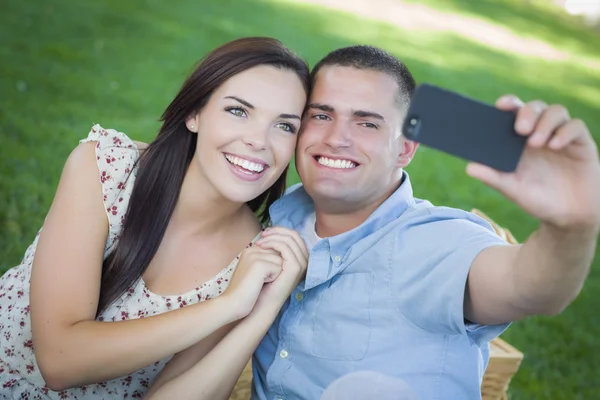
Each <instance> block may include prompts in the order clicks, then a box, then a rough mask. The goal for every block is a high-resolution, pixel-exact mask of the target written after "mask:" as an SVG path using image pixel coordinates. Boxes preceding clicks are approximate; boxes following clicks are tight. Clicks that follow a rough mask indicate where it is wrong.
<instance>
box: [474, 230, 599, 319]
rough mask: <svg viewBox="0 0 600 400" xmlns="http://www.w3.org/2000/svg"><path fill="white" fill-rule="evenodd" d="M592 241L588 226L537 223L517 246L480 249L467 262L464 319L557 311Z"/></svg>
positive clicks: (578, 279)
mask: <svg viewBox="0 0 600 400" xmlns="http://www.w3.org/2000/svg"><path fill="white" fill-rule="evenodd" d="M597 240H598V229H597V228H594V227H587V228H582V229H564V230H562V229H560V228H556V227H552V226H549V225H547V224H542V225H541V226H540V228H539V229H538V230H537V231H536V232H535V233H533V234H532V235H531V237H529V239H528V240H527V241H526V242H525V243H524V244H522V245H514V246H492V247H488V248H486V249H485V250H483V251H482V252H481V253H480V254H479V255H478V256H477V257H476V258H475V260H474V261H473V264H472V265H471V270H470V272H469V277H468V281H467V290H466V296H465V305H464V307H465V312H464V313H465V318H467V319H468V320H469V321H472V322H475V323H479V324H485V325H495V324H501V323H506V322H510V321H515V320H518V319H522V318H525V317H528V316H531V315H554V314H558V313H560V312H561V311H563V310H564V309H565V308H566V307H567V306H568V305H569V304H570V303H571V301H573V300H574V299H575V297H576V296H577V295H578V294H579V292H580V290H581V288H582V286H583V282H584V280H585V278H586V276H587V274H588V272H589V270H590V265H591V263H592V260H593V258H594V253H595V249H596V243H597Z"/></svg>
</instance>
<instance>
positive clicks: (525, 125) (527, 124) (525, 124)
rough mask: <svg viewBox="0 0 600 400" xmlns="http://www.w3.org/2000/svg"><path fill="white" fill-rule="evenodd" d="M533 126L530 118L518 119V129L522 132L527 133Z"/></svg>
mask: <svg viewBox="0 0 600 400" xmlns="http://www.w3.org/2000/svg"><path fill="white" fill-rule="evenodd" d="M531 128H532V126H531V121H529V120H528V119H520V120H518V121H517V130H518V131H521V133H526V132H527V131H530V130H531Z"/></svg>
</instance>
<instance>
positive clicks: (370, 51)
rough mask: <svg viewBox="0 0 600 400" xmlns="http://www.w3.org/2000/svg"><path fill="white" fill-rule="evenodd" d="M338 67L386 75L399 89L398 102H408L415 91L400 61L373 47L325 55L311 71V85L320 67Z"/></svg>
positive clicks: (342, 50)
mask: <svg viewBox="0 0 600 400" xmlns="http://www.w3.org/2000/svg"><path fill="white" fill-rule="evenodd" d="M334 65H338V66H341V67H353V68H356V69H364V70H373V71H378V72H383V73H385V74H388V75H389V76H391V77H392V78H394V79H395V80H396V82H397V83H398V88H399V91H400V93H399V96H398V102H399V103H400V104H405V103H408V102H410V99H411V98H412V95H413V93H414V91H415V86H416V84H415V79H414V78H413V76H412V74H411V73H410V71H409V70H408V68H407V67H406V65H404V63H403V62H402V61H400V60H399V59H398V58H396V57H394V56H393V55H391V54H390V53H388V52H386V51H385V50H382V49H379V48H377V47H374V46H368V45H356V46H348V47H342V48H341V49H337V50H334V51H332V52H331V53H329V54H327V55H326V56H325V57H323V58H322V59H321V61H319V62H318V63H317V64H316V65H315V66H314V67H313V69H312V72H311V75H312V85H313V86H314V85H315V82H316V79H315V78H316V76H317V73H318V72H319V70H320V69H321V68H322V67H326V66H334Z"/></svg>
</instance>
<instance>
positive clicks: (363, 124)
mask: <svg viewBox="0 0 600 400" xmlns="http://www.w3.org/2000/svg"><path fill="white" fill-rule="evenodd" d="M361 125H362V126H364V127H365V128H369V129H377V128H378V127H377V125H375V124H372V123H370V122H363V123H362V124H361Z"/></svg>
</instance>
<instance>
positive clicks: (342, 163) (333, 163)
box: [317, 157, 356, 168]
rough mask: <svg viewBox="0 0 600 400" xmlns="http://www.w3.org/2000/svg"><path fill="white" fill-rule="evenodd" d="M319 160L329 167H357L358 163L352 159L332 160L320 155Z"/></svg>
mask: <svg viewBox="0 0 600 400" xmlns="http://www.w3.org/2000/svg"><path fill="white" fill-rule="evenodd" d="M317 162H318V163H319V164H321V165H325V166H327V167H329V168H355V167H356V164H355V163H353V162H352V161H350V160H332V159H330V158H327V157H319V158H318V160H317Z"/></svg>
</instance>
